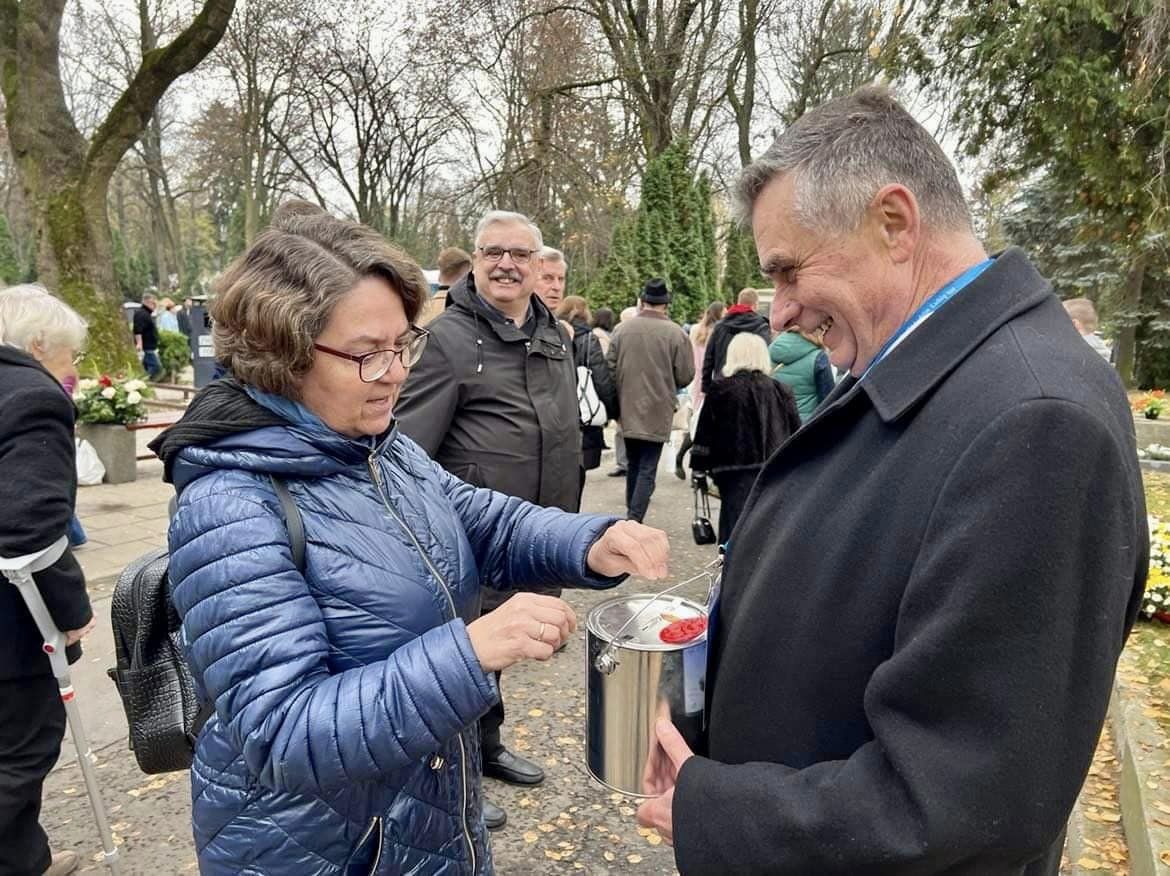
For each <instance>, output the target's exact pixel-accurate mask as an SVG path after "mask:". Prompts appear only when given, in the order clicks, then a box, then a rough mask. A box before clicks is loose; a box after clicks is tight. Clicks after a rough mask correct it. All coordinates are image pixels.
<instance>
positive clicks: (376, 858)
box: [357, 815, 383, 876]
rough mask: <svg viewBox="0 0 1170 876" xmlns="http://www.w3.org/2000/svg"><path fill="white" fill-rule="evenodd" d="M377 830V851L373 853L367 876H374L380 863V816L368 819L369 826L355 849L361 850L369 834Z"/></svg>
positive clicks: (381, 838)
mask: <svg viewBox="0 0 1170 876" xmlns="http://www.w3.org/2000/svg"><path fill="white" fill-rule="evenodd" d="M375 828H377V830H378V851H376V852H375V853H374V865H373V866H372V867H371V868H370V872H369V876H374V874H376V873H377V872H378V867H379V866H380V865H381V863H382V842H383V837H382V816H380V815H375V816H374V817H373V818H372V819H370V826H369V827H367V828H366V832H365V833H363V834H362V837H361V839H359V840H358V843H357V848H359V849H360V848H361V847H362V846H364V845H365V844H366V840H368V839H369V838H370V833H371V832H373V830H374V829H375Z"/></svg>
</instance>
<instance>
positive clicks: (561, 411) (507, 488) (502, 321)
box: [394, 274, 581, 609]
mask: <svg viewBox="0 0 1170 876" xmlns="http://www.w3.org/2000/svg"><path fill="white" fill-rule="evenodd" d="M447 301H448V307H447V309H446V310H444V311H443V313H442V314H440V315H439V316H438V317H436V318H435V320H434V321H433V322H431V323H430V324H429V325H428V326H427V328H428V329H429V330H430V332H431V337H430V340H429V341H428V343H427V346H426V349H424V350H423V355H422V358H421V359H420V360H419V361H418V363H417V364H415V365H414V367H413V368H411V371H410V377H409V378H407V381H406V386H405V387H404V388H403V391H402V396H401V397H400V398H399V399H398V404H397V406H396V407H395V409H394V414H395V416H396V417H397V419H398V423H399V425H400V427H401V428H402V431H403V432H405V433H406V434H407V435H408V436H409V437H411V438H413V439H414V440H415V441H416V442H418V444H419V445H421V446H422V448H423V450H425V451H426V452H427V455H428V456H430V457H431V458H432V459H434V460H435V462H437V463H439V465H441V466H443V468H445V469H447V471H449V472H451V474H453V475H455V476H456V477H457V478H459V479H460V480H463V481H466V482H467V483H469V484H471V485H472V486H475V487H488V488H489V489H492V490H496V491H497V492H500V493H506V494H507V495H509V496H516V497H517V498H520V499H524V500H525V501H527V502H533V503H535V504H537V505H544V506H546V507H552V508H560V509H562V510H564V511H576V510H577V508H578V505H579V503H580V469H581V425H580V419H579V417H578V415H577V369H576V368H575V367H574V365H573V354H572V351H571V350H570V349H569V339H568V337H566V335H565V331H564V329H563V328H561V325H560V323H559V322H558V321H557V320H556V318H555V317H554V316H553V315H552V314H551V313H550V312H549V309H548V308H547V307H545V305H544V302H543V301H541V300H540V299H539V298H538V297H537V296H535V295H533V296H532V308H533V319H535V321H536V322H535V329H534V331H533V334H532V337H531V338H529V337H528V335H527V334H525V333H524V331H523V330H522V328H521V327H520V326H517V325H516V324H515V323H513V322H511V321H510V320H508V319H506V318H505V317H504V316H503V315H502V314H500V313H499V312H498V311H496V310H495V309H493V308H491V307H489V306H488V305H487V304H486V303H485V302H484V301H483V299H481V298H480V297H479V294H478V293H477V292H476V291H475V275H474V274H468V275H467V276H466V277H465V278H464V279H463V280H460V281H459V283H457V284H456V285H455V286H454V287H452V288H451V290H450V291H449V292H448V293H447ZM496 583H497V585H501V584H502V583H503V582H496ZM551 592H558V593H559V592H560V591H559V590H557V589H555V588H553V589H552V591H551ZM508 595H509V594H506V593H502V592H501V591H499V590H496V589H491V588H488V589H485V591H484V606H485V608H488V609H490V608H494V607H495V606H496V605H498V604H499V603H500V602H501V601H503V599H505V598H506V597H507V596H508Z"/></svg>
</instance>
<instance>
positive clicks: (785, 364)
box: [768, 328, 833, 423]
mask: <svg viewBox="0 0 1170 876" xmlns="http://www.w3.org/2000/svg"><path fill="white" fill-rule="evenodd" d="M768 354H769V355H770V356H771V357H772V365H773V366H774V367H773V369H772V378H773V379H774V380H778V381H780V382H781V383H786V384H788V387H789V388H790V389H791V390H792V393H793V395H795V396H796V409H797V411H799V412H800V422H801V423H804V422H805V421H807V420H808V418H809V417H811V416H812V413H813V411H815V410H816V409H817V405H819V404H820V403H821V402H822V401H824V400H825V397H826V396H827V395H828V394H829V393H830V392H831V391H832V390H833V369H832V367H831V366H830V365H829V355H828V354H827V353H826V352H825V350H824V348H823V347H822V346H821V343H820V339H819V338H817V337H816V336H815V335H810V334H806V333H805V332H802V331H801V330H800V329H797V328H792V329H789V330H788V331H786V332H780V334H778V335H776V339H775V340H774V341H772V345H771V346H770V347H769V348H768Z"/></svg>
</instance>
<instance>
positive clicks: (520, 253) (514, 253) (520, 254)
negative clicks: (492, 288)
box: [476, 246, 539, 265]
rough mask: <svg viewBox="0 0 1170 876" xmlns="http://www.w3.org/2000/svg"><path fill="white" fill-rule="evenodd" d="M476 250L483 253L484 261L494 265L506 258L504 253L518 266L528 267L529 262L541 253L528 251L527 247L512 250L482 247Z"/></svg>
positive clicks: (515, 247) (500, 247) (498, 247)
mask: <svg viewBox="0 0 1170 876" xmlns="http://www.w3.org/2000/svg"><path fill="white" fill-rule="evenodd" d="M476 248H477V249H478V250H479V251H480V252H481V253H483V257H484V259H486V260H487V261H489V262H491V263H492V264H495V263H496V262H498V261H500V260H501V259H502V258H503V257H504V253H507V254H508V255H510V256H511V257H512V261H513V262H514V263H516V264H518V265H526V264H528V260H529V259H531V258H532V257H533V256H534V255H536V253H537V252H539V250H535V249H528V248H527V247H523V246H514V247H511V248H508V247H503V246H480V247H476Z"/></svg>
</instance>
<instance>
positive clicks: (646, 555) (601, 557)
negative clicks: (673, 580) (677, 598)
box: [586, 520, 670, 579]
mask: <svg viewBox="0 0 1170 876" xmlns="http://www.w3.org/2000/svg"><path fill="white" fill-rule="evenodd" d="M669 560H670V542H669V541H668V540H667V538H666V533H665V532H663V531H662V530H661V529H653V528H651V527H649V526H643V525H642V524H641V523H635V522H634V521H632V520H622V521H619V522H618V523H615V524H614V525H613V526H611V527H610V528H609V529H607V530H606V531H605V534H604V535H602V536H601V538H599V539H598V540H597V541H596V542H594V543H593V547H591V548H590V549H589V556H588V557H587V559H586V563H587V565H588V566H589V571H590V572H593V573H594V574H595V575H601V576H602V577H605V578H614V577H616V576H618V575H626V574H629V575H641V576H642V577H643V578H651V579H654V578H665V577H666V575H667V572H668V568H667V564H668V561H669Z"/></svg>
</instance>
